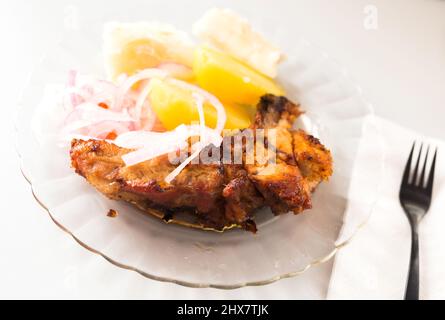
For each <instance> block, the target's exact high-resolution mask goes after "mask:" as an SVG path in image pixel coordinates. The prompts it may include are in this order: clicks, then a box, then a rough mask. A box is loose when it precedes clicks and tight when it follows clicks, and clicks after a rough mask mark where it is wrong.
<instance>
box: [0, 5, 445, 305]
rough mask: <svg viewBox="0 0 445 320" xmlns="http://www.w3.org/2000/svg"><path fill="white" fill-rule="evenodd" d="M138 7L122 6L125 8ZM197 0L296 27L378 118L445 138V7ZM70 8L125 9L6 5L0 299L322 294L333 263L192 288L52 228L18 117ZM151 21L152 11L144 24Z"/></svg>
mask: <svg viewBox="0 0 445 320" xmlns="http://www.w3.org/2000/svg"><path fill="white" fill-rule="evenodd" d="M182 1H184V0H182ZM137 2H138V1H131V0H126V1H123V2H121V3H122V5H121V8H122V10H125V9H126V8H129V7H135V6H136V4H137ZM144 2H145V3H147V2H148V3H150V1H149V0H145V1H144ZM193 2H194V3H196V2H200V6H201V7H202V8H203V9H204V8H205V7H210V6H215V5H217V6H221V7H225V6H227V7H231V8H233V9H235V10H238V11H240V12H242V13H243V14H247V15H250V16H253V15H263V16H270V17H272V18H274V19H276V20H277V21H278V22H279V23H281V24H285V25H288V26H289V35H290V38H289V41H292V36H294V35H295V36H304V37H305V38H308V39H310V40H311V41H312V42H314V43H316V44H318V45H319V46H320V47H321V48H323V49H324V50H325V51H326V52H328V53H329V54H330V55H331V56H332V57H333V58H335V59H336V60H338V61H339V62H340V63H341V64H342V65H343V66H345V67H346V68H347V69H348V70H349V72H350V74H351V75H352V77H353V78H354V79H355V80H356V82H357V83H358V84H360V85H361V87H362V88H363V91H364V93H365V95H366V97H367V98H368V100H370V101H371V102H372V103H373V104H374V107H375V110H376V113H377V115H380V116H383V117H386V118H388V119H391V120H393V121H396V122H398V123H400V124H402V125H404V126H407V127H410V128H412V129H415V130H417V131H419V132H422V133H424V134H426V135H431V136H436V137H439V138H445V128H444V127H445V126H444V121H445V112H444V108H445V1H441V0H369V1H364V0H325V1H322V0H315V1H314V0H311V1H309V0H306V1H303V0H292V1H291V0H288V1H277V0H274V1H265V0H264V1H263V0H257V1H247V0H243V1H196V0H194V1H193ZM72 4H75V5H76V6H78V9H79V13H80V14H82V12H85V11H89V12H91V11H92V12H95V13H96V12H97V14H98V15H100V12H101V8H102V7H103V6H104V5H106V6H110V5H114V6H118V4H117V1H91V0H85V1H66V0H59V1H54V0H39V1H23V0H15V1H13V0H3V1H1V3H0V36H1V38H0V39H1V46H0V50H1V51H0V52H1V53H0V67H1V68H0V92H1V100H0V101H1V103H0V139H1V147H2V148H1V171H0V175H1V176H0V178H1V180H0V181H1V186H0V195H1V201H0V215H1V218H0V226H1V228H0V298H161V299H164V298H190V299H193V298H225V297H230V298H306V299H307V298H324V297H325V295H326V290H327V286H328V283H329V277H330V271H331V267H332V263H326V264H324V265H322V266H318V267H315V268H313V269H312V270H310V271H308V272H307V273H306V274H304V275H303V276H300V277H298V278H295V279H287V280H282V281H281V282H279V283H276V284H272V285H268V286H265V287H258V288H245V289H239V290H234V291H219V290H211V289H205V290H203V289H188V288H182V287H178V286H176V285H172V284H163V283H157V282H154V281H151V280H147V279H144V278H142V277H141V276H139V275H137V274H133V273H132V272H129V271H125V270H120V269H118V268H117V267H114V266H112V265H110V264H109V263H108V262H106V261H105V260H103V259H102V258H100V257H98V256H96V255H94V254H92V253H90V252H88V251H86V250H85V249H83V248H82V247H80V246H79V245H77V244H76V243H75V242H74V240H72V239H71V238H70V237H69V236H68V235H66V234H65V233H64V232H63V231H61V230H60V229H59V228H57V227H56V226H55V225H54V224H53V222H52V221H51V220H50V219H49V217H48V216H47V214H46V212H45V211H44V210H42V209H41V208H40V207H39V206H38V205H37V204H36V202H35V201H34V199H33V197H32V195H31V193H30V189H29V186H28V184H27V183H26V181H25V180H24V179H23V178H22V176H21V174H20V169H19V164H18V158H17V156H16V154H15V150H14V141H13V123H12V117H13V114H14V112H15V109H16V101H17V98H18V97H19V94H20V92H21V90H22V89H23V85H24V84H25V82H26V78H27V76H28V74H29V73H30V72H31V70H32V68H33V66H34V65H35V64H36V63H38V61H39V59H40V57H41V56H42V54H43V53H44V52H45V50H46V49H47V48H48V46H49V45H50V44H51V43H53V42H54V39H55V38H56V37H57V35H58V32H59V31H60V30H61V29H62V28H63V26H64V22H65V20H66V14H67V13H68V12H70V9H69V8H70V7H69V6H70V5H72ZM367 5H373V6H375V7H376V8H377V10H378V11H377V12H378V28H377V29H376V30H367V29H366V28H365V27H364V20H365V18H366V14H365V11H364V10H365V8H366V6H367ZM67 8H68V9H67ZM203 11H204V10H203ZM201 13H202V12H184V14H193V15H194V16H196V17H198V16H199V15H200V14H201ZM151 18H152V16H151V14H150V12H147V13H146V19H151ZM351 298H353V297H351Z"/></svg>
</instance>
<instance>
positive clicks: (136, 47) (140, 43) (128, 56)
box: [112, 39, 168, 77]
mask: <svg viewBox="0 0 445 320" xmlns="http://www.w3.org/2000/svg"><path fill="white" fill-rule="evenodd" d="M167 58H168V56H167V50H166V49H165V48H164V46H163V45H162V44H160V43H157V42H156V41H154V40H150V39H139V40H134V41H131V42H129V43H127V44H126V45H125V46H124V47H123V48H121V50H120V52H119V53H118V54H115V55H114V56H113V59H112V68H113V71H114V75H113V76H114V77H117V76H119V75H121V74H127V75H130V76H131V75H133V74H135V73H136V72H138V71H141V70H144V69H147V68H153V67H156V66H157V65H159V64H160V63H161V62H162V60H165V59H167Z"/></svg>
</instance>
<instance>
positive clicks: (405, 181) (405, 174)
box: [402, 142, 416, 185]
mask: <svg viewBox="0 0 445 320" xmlns="http://www.w3.org/2000/svg"><path fill="white" fill-rule="evenodd" d="M415 145H416V142H413V147H412V148H411V152H410V153H409V157H408V161H406V165H405V171H403V178H402V185H407V184H408V179H409V172H410V171H411V161H412V159H413V153H414V146H415Z"/></svg>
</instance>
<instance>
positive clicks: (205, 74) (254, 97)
mask: <svg viewBox="0 0 445 320" xmlns="http://www.w3.org/2000/svg"><path fill="white" fill-rule="evenodd" d="M193 71H194V73H195V76H196V79H197V81H198V84H199V85H200V86H201V87H202V88H204V89H205V90H207V91H209V92H211V93H213V94H214V95H215V96H217V97H218V98H220V99H221V100H223V101H227V102H230V103H236V104H242V105H250V106H253V107H254V106H256V104H257V103H258V101H259V99H260V97H261V96H262V95H264V94H266V93H271V94H275V95H284V91H283V89H282V88H280V87H279V86H278V85H277V84H276V83H275V82H274V81H273V80H272V79H270V78H268V77H266V76H264V75H262V74H261V73H259V72H257V71H255V70H253V69H252V68H250V67H248V66H247V65H245V64H243V63H242V62H240V61H238V60H236V59H235V58H233V57H231V56H229V55H227V54H225V53H222V52H218V51H215V50H213V49H210V48H208V47H205V46H202V47H198V48H197V49H195V57H194V62H193Z"/></svg>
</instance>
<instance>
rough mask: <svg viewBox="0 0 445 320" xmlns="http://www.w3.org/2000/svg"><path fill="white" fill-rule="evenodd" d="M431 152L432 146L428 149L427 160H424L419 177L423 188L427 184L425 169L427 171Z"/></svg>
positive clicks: (420, 185)
mask: <svg viewBox="0 0 445 320" xmlns="http://www.w3.org/2000/svg"><path fill="white" fill-rule="evenodd" d="M429 153H430V146H428V148H427V149H426V155H425V161H424V162H423V168H422V172H421V173H420V178H419V187H421V188H423V187H424V186H425V171H426V163H427V162H428V154H429Z"/></svg>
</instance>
